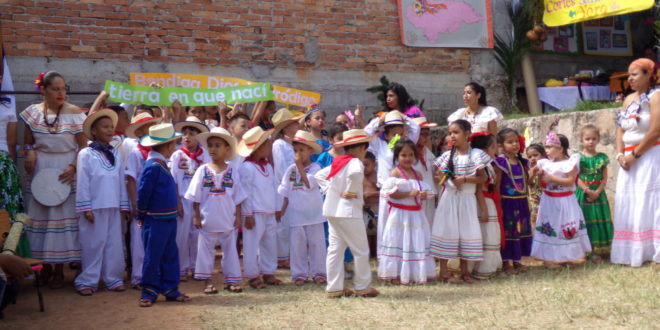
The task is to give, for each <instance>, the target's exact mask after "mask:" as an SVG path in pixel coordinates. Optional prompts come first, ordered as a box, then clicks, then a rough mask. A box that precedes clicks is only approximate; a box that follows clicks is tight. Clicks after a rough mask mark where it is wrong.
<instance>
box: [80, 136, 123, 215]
mask: <svg viewBox="0 0 660 330" xmlns="http://www.w3.org/2000/svg"><path fill="white" fill-rule="evenodd" d="M112 154H113V155H114V156H115V165H114V166H113V165H111V164H110V162H109V161H108V159H107V158H106V157H105V155H104V154H103V153H102V152H99V151H96V150H94V149H92V148H89V147H87V148H84V149H82V150H80V152H79V153H78V163H77V164H78V165H77V168H78V170H77V171H76V212H78V213H82V212H86V211H91V210H98V209H105V208H119V209H121V210H122V211H128V209H129V206H128V195H127V193H126V185H125V184H124V166H123V164H122V162H121V157H120V155H119V152H118V151H117V150H116V149H113V150H112ZM117 221H119V219H117Z"/></svg>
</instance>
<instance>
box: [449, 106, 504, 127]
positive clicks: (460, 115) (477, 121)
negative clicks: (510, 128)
mask: <svg viewBox="0 0 660 330" xmlns="http://www.w3.org/2000/svg"><path fill="white" fill-rule="evenodd" d="M465 110H467V108H460V109H458V110H456V111H454V113H452V114H451V115H449V117H447V122H448V123H449V124H451V123H452V122H453V121H456V120H458V119H465V120H467V121H468V122H470V125H472V133H477V132H487V131H488V123H489V122H491V121H493V120H494V121H495V122H500V121H501V120H503V119H504V116H502V113H500V111H499V110H497V108H495V107H490V106H487V107H485V108H483V109H481V111H480V112H479V113H478V114H476V115H468V114H466V113H465Z"/></svg>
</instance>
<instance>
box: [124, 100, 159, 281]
mask: <svg viewBox="0 0 660 330" xmlns="http://www.w3.org/2000/svg"><path fill="white" fill-rule="evenodd" d="M159 122H160V118H154V117H152V116H151V115H150V114H148V113H141V114H139V115H137V116H135V117H133V120H132V121H131V124H130V125H128V127H126V130H125V131H124V134H125V135H126V136H127V137H129V138H130V139H127V140H126V141H124V144H126V143H127V142H128V143H130V144H132V145H133V146H134V147H133V149H132V150H131V151H130V153H129V154H128V160H127V162H126V172H124V174H125V175H126V190H127V192H128V202H129V203H130V206H131V212H132V213H131V220H133V221H132V223H131V224H130V236H131V240H130V250H131V269H132V270H131V286H132V287H133V288H134V289H138V290H139V289H140V281H142V262H143V261H144V248H143V246H142V230H141V229H140V227H138V225H137V221H135V216H136V212H137V207H136V202H137V182H139V181H140V173H141V172H142V168H143V167H144V163H145V162H146V161H147V156H148V155H149V150H151V149H150V148H147V147H144V146H142V145H141V144H140V143H139V141H140V138H141V137H143V136H145V135H146V134H147V133H148V132H149V127H151V126H152V125H155V124H158V123H159Z"/></svg>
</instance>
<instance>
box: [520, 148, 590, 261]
mask: <svg viewBox="0 0 660 330" xmlns="http://www.w3.org/2000/svg"><path fill="white" fill-rule="evenodd" d="M579 163H580V154H577V153H576V154H573V155H572V156H571V157H570V158H569V159H567V160H563V161H558V162H553V161H551V160H549V159H541V160H539V161H538V166H539V168H540V169H541V170H542V171H544V172H546V173H548V174H550V175H553V176H558V177H561V178H565V177H567V176H568V174H567V173H569V172H571V171H572V170H573V169H575V168H578V167H579ZM578 170H579V169H578ZM574 191H575V185H573V186H570V187H566V186H562V185H559V184H556V183H547V184H545V188H544V189H543V194H542V195H541V201H540V202H539V211H538V215H537V217H536V226H535V227H536V228H535V231H534V241H533V243H532V253H531V256H532V257H535V258H538V259H541V260H546V261H554V262H568V261H580V260H583V259H584V258H585V256H586V254H587V253H588V252H591V243H590V242H589V236H588V235H587V225H586V223H585V221H584V216H583V215H582V209H581V208H580V205H579V204H578V201H577V198H576V197H575V194H574Z"/></svg>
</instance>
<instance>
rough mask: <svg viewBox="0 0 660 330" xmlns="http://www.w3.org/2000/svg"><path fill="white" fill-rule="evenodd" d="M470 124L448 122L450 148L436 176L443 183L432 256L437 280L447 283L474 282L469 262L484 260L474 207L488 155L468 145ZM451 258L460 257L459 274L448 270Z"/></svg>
mask: <svg viewBox="0 0 660 330" xmlns="http://www.w3.org/2000/svg"><path fill="white" fill-rule="evenodd" d="M470 129H471V126H470V123H469V122H468V121H466V120H463V119H459V120H456V121H454V122H452V123H451V124H450V125H449V140H450V141H451V142H452V149H451V151H448V152H445V153H444V154H442V156H440V157H439V158H438V159H437V160H436V162H435V165H436V166H437V168H438V170H437V172H436V176H438V177H439V178H440V180H439V181H440V182H441V183H443V182H444V183H445V186H446V188H445V189H446V190H445V192H444V193H443V194H442V196H441V197H440V201H439V203H438V208H437V209H436V211H435V220H434V222H433V230H432V232H431V249H430V251H431V255H432V256H434V257H436V258H438V259H440V279H442V281H443V282H446V283H453V284H460V283H463V282H465V283H473V282H474V280H473V279H472V275H471V274H470V271H469V270H468V261H480V260H483V254H484V253H483V241H482V238H481V228H480V226H479V216H478V208H477V198H476V192H477V191H476V187H477V185H479V184H482V183H484V182H486V179H487V176H486V173H485V170H484V168H485V167H486V166H487V165H488V164H489V163H490V162H491V158H490V157H489V156H488V155H487V154H486V153H484V152H483V151H481V150H479V149H472V148H470V143H469V142H468V139H469V137H470V134H471V132H470ZM450 259H460V267H461V277H460V278H455V277H453V276H452V274H451V273H450V272H449V269H448V267H447V263H448V261H449V260H450Z"/></svg>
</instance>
